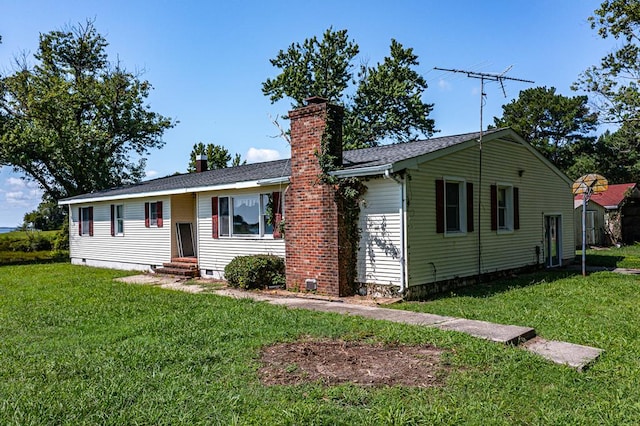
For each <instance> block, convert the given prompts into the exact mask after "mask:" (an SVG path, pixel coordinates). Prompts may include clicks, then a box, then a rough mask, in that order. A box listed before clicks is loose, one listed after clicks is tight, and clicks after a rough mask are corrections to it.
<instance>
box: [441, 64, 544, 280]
mask: <svg viewBox="0 0 640 426" xmlns="http://www.w3.org/2000/svg"><path fill="white" fill-rule="evenodd" d="M511 68H512V65H510V66H508V67H507V69H506V70H504V71H502V72H501V73H500V74H495V73H486V72H476V71H466V70H459V69H454V68H438V67H434V68H433V69H434V70H438V71H447V72H453V73H459V74H466V75H467V77H470V78H478V79H480V137H479V139H478V149H479V158H478V168H479V177H478V185H479V186H480V189H479V190H478V283H479V282H480V276H481V274H482V266H481V261H482V244H481V242H482V239H481V234H482V232H481V231H482V222H481V221H480V219H481V218H482V135H483V133H484V131H483V130H482V115H483V110H484V98H485V96H487V94H486V93H484V82H485V80H488V81H497V82H498V83H500V87H501V88H502V94H503V95H504V97H505V98H506V97H507V92H506V91H505V89H504V81H505V80H511V81H521V82H523V83H534V82H533V81H531V80H525V79H522V78H515V77H507V76H506V75H505V74H506V73H507V72H509V70H511Z"/></svg>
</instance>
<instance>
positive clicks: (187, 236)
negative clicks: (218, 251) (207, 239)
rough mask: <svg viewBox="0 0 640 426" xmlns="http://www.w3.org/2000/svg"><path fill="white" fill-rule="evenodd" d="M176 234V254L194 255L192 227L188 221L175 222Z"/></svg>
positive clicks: (181, 255) (182, 255) (183, 255)
mask: <svg viewBox="0 0 640 426" xmlns="http://www.w3.org/2000/svg"><path fill="white" fill-rule="evenodd" d="M176 232H177V234H178V255H179V256H180V257H194V256H195V255H196V250H195V245H194V243H193V228H192V226H191V224H190V223H176Z"/></svg>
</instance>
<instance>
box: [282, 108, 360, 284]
mask: <svg viewBox="0 0 640 426" xmlns="http://www.w3.org/2000/svg"><path fill="white" fill-rule="evenodd" d="M306 102H307V105H306V106H304V107H301V108H298V109H295V110H293V111H290V112H289V118H290V120H291V183H290V185H289V189H288V190H287V195H286V197H285V212H286V222H285V224H286V225H285V226H286V232H285V249H286V273H287V288H288V289H296V290H300V291H306V290H315V291H317V292H318V293H320V294H326V295H331V296H347V295H349V294H351V293H352V289H351V285H350V283H349V282H348V280H347V272H346V269H345V268H346V267H348V265H346V264H345V262H344V261H342V262H341V261H340V259H341V257H342V258H343V259H344V258H345V257H346V256H344V253H343V252H342V250H343V248H342V247H343V244H341V242H342V241H343V239H344V238H345V232H341V230H342V229H344V227H343V226H342V223H341V222H342V217H343V216H342V215H341V214H340V204H341V203H339V202H337V201H336V190H335V188H334V187H333V186H332V185H328V184H326V183H323V182H322V181H321V180H320V178H319V176H320V175H321V174H322V168H321V167H320V163H319V161H318V160H319V158H318V157H319V155H321V154H329V155H330V156H332V157H333V159H334V164H335V165H340V164H341V162H342V117H343V110H342V108H341V107H338V106H335V105H330V104H328V103H327V101H326V100H325V99H322V98H309V99H306ZM327 125H330V126H331V127H332V131H331V135H332V136H333V138H332V140H330V141H328V143H327V144H326V149H327V151H328V152H325V153H323V151H322V150H323V143H322V140H323V137H324V135H325V132H326V130H327ZM345 246H348V247H350V246H351V245H349V244H346V245H345Z"/></svg>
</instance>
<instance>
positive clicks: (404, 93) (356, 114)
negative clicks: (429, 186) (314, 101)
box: [262, 28, 434, 149]
mask: <svg viewBox="0 0 640 426" xmlns="http://www.w3.org/2000/svg"><path fill="white" fill-rule="evenodd" d="M358 53H359V47H358V45H357V44H356V43H355V42H354V41H352V40H349V37H348V34H347V30H339V31H333V30H332V29H331V28H330V29H328V30H326V31H325V33H324V35H323V37H322V39H321V40H319V39H318V38H317V37H312V38H309V39H306V40H305V41H304V42H303V43H302V44H300V43H293V44H291V45H290V46H289V47H288V49H287V50H286V51H285V50H281V51H280V52H279V53H278V55H277V56H276V58H274V59H272V60H271V64H272V65H273V66H274V67H276V68H278V69H279V70H280V71H281V72H280V74H278V75H277V76H276V77H275V78H273V79H271V78H268V79H267V80H266V81H265V82H264V83H263V85H262V91H263V93H264V94H265V95H266V96H269V98H270V99H271V102H272V103H274V102H277V101H279V100H281V99H283V98H285V97H286V98H289V99H290V100H291V105H292V107H294V108H295V107H299V106H302V105H303V104H304V99H306V98H309V97H312V96H320V97H323V98H325V99H327V100H329V101H330V102H333V103H337V104H340V105H342V106H344V108H345V120H344V129H343V130H344V131H343V134H344V147H345V148H346V149H352V148H362V147H369V146H376V145H378V144H380V143H382V142H385V141H393V142H407V141H410V140H415V139H416V138H418V137H430V136H431V135H432V134H433V132H434V121H433V120H432V119H430V118H429V113H430V112H431V110H432V109H433V104H428V103H425V102H424V101H423V99H422V98H423V94H424V91H425V90H426V89H427V83H426V81H425V80H424V78H422V76H420V74H418V72H417V71H416V70H415V67H417V66H418V64H419V63H418V57H417V56H416V55H415V54H414V53H413V49H411V48H405V47H403V46H402V44H400V43H399V42H397V41H396V40H391V46H390V54H389V56H387V57H385V58H384V60H383V61H382V62H380V63H378V64H376V65H375V66H368V65H366V64H363V65H361V66H360V67H359V70H358V72H357V73H355V72H354V69H355V67H354V65H353V61H354V59H355V57H356V56H357V55H358ZM351 85H353V86H354V94H352V95H348V94H347V91H348V89H349V88H350V87H351Z"/></svg>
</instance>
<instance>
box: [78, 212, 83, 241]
mask: <svg viewBox="0 0 640 426" xmlns="http://www.w3.org/2000/svg"><path fill="white" fill-rule="evenodd" d="M78 235H80V236H81V237H82V207H78Z"/></svg>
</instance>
